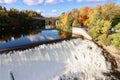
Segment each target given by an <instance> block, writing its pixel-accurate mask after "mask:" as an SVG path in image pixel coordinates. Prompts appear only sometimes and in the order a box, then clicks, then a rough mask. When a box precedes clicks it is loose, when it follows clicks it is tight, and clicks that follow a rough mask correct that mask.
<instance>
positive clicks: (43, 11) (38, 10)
mask: <svg viewBox="0 0 120 80" xmlns="http://www.w3.org/2000/svg"><path fill="white" fill-rule="evenodd" d="M36 12H38V13H45V12H46V11H45V10H40V9H37V10H36Z"/></svg>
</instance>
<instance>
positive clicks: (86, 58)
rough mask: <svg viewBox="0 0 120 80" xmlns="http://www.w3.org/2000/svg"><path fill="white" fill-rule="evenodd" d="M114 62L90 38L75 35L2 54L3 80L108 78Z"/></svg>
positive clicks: (1, 78) (88, 79)
mask: <svg viewBox="0 0 120 80" xmlns="http://www.w3.org/2000/svg"><path fill="white" fill-rule="evenodd" d="M110 69H111V65H110V63H109V62H107V61H106V60H105V57H104V56H103V52H102V49H101V48H99V47H98V46H97V45H96V44H94V43H93V42H92V41H89V40H83V39H80V38H79V39H72V40H69V41H62V42H60V43H53V44H48V45H45V44H44V45H40V46H38V47H35V48H33V49H27V50H24V51H11V52H9V53H8V54H7V55H6V54H2V55H0V80H11V79H10V73H11V72H12V73H13V75H14V78H15V80H58V79H63V80H68V79H69V78H70V80H74V78H76V77H77V78H78V79H80V80H96V79H102V80H105V79H106V77H105V76H104V75H103V73H107V72H109V71H110Z"/></svg>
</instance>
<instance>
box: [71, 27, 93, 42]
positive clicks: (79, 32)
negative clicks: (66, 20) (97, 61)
mask: <svg viewBox="0 0 120 80" xmlns="http://www.w3.org/2000/svg"><path fill="white" fill-rule="evenodd" d="M72 34H77V35H82V36H84V37H85V38H87V39H89V40H92V37H91V36H90V35H89V34H88V33H87V31H85V30H84V28H80V27H73V29H72Z"/></svg>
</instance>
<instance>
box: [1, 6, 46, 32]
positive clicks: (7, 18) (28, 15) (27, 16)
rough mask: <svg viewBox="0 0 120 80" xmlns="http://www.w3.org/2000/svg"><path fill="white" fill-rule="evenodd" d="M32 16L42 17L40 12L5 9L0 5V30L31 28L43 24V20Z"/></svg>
mask: <svg viewBox="0 0 120 80" xmlns="http://www.w3.org/2000/svg"><path fill="white" fill-rule="evenodd" d="M33 17H42V16H41V14H40V13H37V12H35V11H32V10H22V11H19V10H17V9H14V8H11V9H10V10H7V9H6V8H5V7H2V6H0V31H2V30H6V29H7V30H8V29H9V30H10V29H20V28H32V27H35V26H37V27H38V26H39V27H41V26H44V25H45V21H43V20H35V19H33Z"/></svg>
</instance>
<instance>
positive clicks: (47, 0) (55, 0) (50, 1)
mask: <svg viewBox="0 0 120 80" xmlns="http://www.w3.org/2000/svg"><path fill="white" fill-rule="evenodd" d="M61 2H64V0H45V4H56V3H61Z"/></svg>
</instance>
